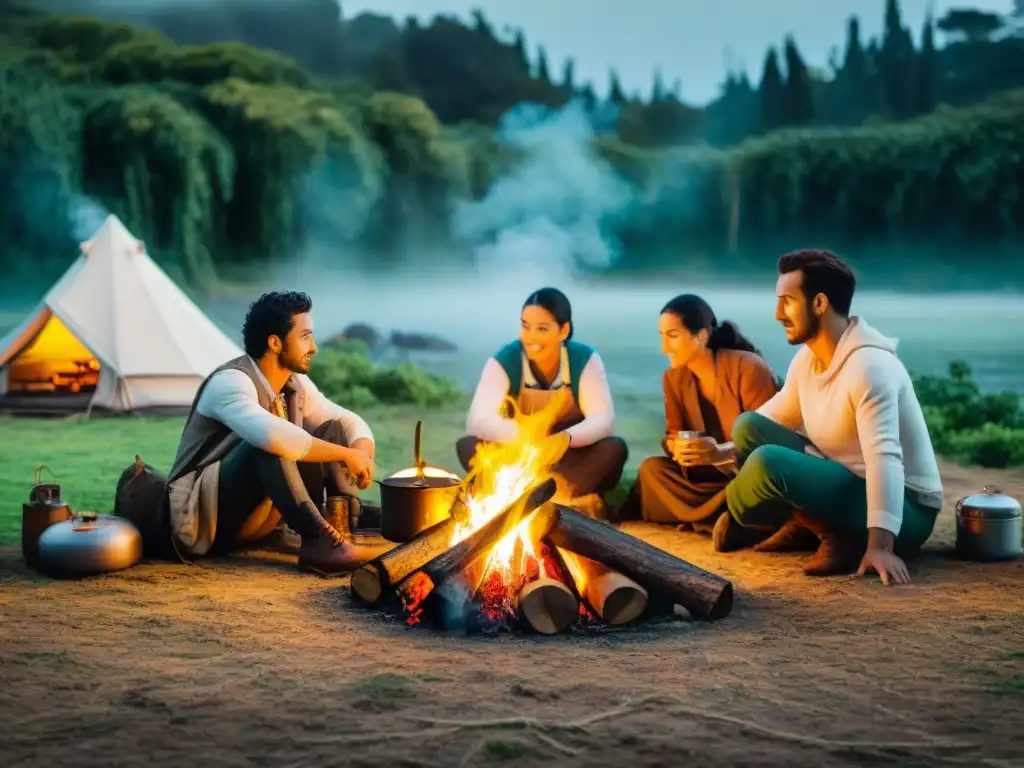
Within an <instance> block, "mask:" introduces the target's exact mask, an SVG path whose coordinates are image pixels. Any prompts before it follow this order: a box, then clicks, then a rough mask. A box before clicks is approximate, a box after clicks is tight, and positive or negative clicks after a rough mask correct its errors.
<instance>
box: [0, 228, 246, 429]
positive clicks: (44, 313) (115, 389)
mask: <svg viewBox="0 0 1024 768" xmlns="http://www.w3.org/2000/svg"><path fill="white" fill-rule="evenodd" d="M241 354H242V351H241V349H239V347H238V345H237V344H235V343H234V342H233V341H231V339H229V338H228V337H227V336H226V335H225V334H224V333H223V332H222V331H221V330H220V329H219V328H218V327H217V326H216V325H214V324H213V322H212V321H211V320H210V319H209V318H208V317H206V315H204V314H203V313H202V312H201V311H200V309H199V308H198V307H197V306H196V305H195V304H194V303H193V302H192V301H191V300H190V299H189V298H188V296H186V295H185V293H184V292H182V291H181V289H180V288H178V286H177V285H175V284H174V282H173V281H172V280H171V279H170V278H169V277H168V276H167V275H166V274H165V273H164V272H163V270H161V269H160V268H159V267H158V266H157V265H156V264H155V263H154V262H153V260H152V259H151V258H150V257H149V255H148V254H147V253H146V251H145V248H144V247H143V245H142V243H141V242H140V241H138V240H137V239H135V238H134V237H133V236H132V234H131V233H130V232H129V231H128V230H127V229H126V228H125V226H124V225H123V224H122V223H121V221H120V220H119V219H118V218H117V217H116V216H108V217H107V220H106V221H105V222H104V224H103V226H102V227H100V229H99V230H98V231H97V232H96V234H95V235H94V236H93V238H92V239H91V240H89V241H87V242H85V243H83V244H82V253H81V255H80V256H79V257H78V259H77V261H75V263H74V264H72V265H71V267H70V268H69V269H68V271H67V272H65V273H64V276H63V277H61V279H60V280H58V281H57V283H56V284H54V286H53V287H52V288H51V289H50V291H49V292H48V293H47V294H46V296H45V297H44V298H43V300H42V301H41V302H40V303H39V305H38V306H37V307H36V308H35V309H34V310H33V311H32V312H31V313H30V314H29V316H28V317H27V318H25V320H24V322H23V323H22V324H21V325H20V326H18V327H17V328H15V329H14V330H13V331H11V332H10V333H9V334H8V335H7V336H6V337H4V338H3V339H0V395H5V396H6V397H5V399H6V400H11V399H12V398H15V397H16V396H17V397H19V398H20V399H22V400H29V399H31V397H32V396H33V395H34V394H36V393H39V394H43V395H45V396H47V397H48V398H50V399H51V400H53V399H59V398H60V397H61V396H64V395H75V396H76V399H78V400H82V399H84V400H85V401H86V404H87V406H88V407H93V408H103V409H106V410H110V411H114V412H126V411H138V410H143V409H151V408H180V407H187V406H189V405H190V404H191V402H192V398H193V397H194V396H195V392H196V389H197V388H198V387H199V384H200V383H201V382H202V381H203V379H204V378H205V377H206V376H207V375H209V373H210V372H211V371H212V370H213V369H214V368H216V367H217V366H218V365H221V364H222V363H224V362H226V361H228V360H230V359H231V358H233V357H238V356H239V355H241Z"/></svg>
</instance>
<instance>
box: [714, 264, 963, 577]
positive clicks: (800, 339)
mask: <svg viewBox="0 0 1024 768" xmlns="http://www.w3.org/2000/svg"><path fill="white" fill-rule="evenodd" d="M778 268H779V279H778V284H777V287H776V294H777V306H776V319H777V320H778V321H779V322H780V323H781V324H782V326H783V328H784V329H785V331H786V337H787V339H788V340H789V343H790V344H793V345H802V346H801V348H800V349H799V350H798V351H797V353H796V355H795V356H794V358H793V362H792V363H791V364H790V367H789V371H788V373H787V375H786V382H785V385H784V386H783V387H782V389H781V391H780V392H779V393H778V394H777V395H775V397H773V398H772V399H771V400H769V401H768V402H767V403H765V404H764V405H763V406H761V408H759V409H758V410H757V411H756V412H753V413H746V414H743V415H742V416H740V418H739V419H738V420H737V421H736V425H735V426H734V427H733V440H734V443H735V451H736V458H737V459H738V461H739V464H740V471H739V474H738V475H737V477H736V478H735V479H734V480H733V482H732V483H730V485H729V487H728V489H727V492H726V497H727V501H728V507H729V513H730V514H729V515H723V516H722V517H721V518H720V519H719V524H718V525H717V526H716V530H715V536H714V539H715V545H716V548H717V549H719V550H720V551H727V550H729V549H735V548H737V547H738V546H740V545H741V539H742V537H741V535H740V534H741V533H742V531H741V530H740V528H739V527H738V526H737V523H738V524H739V526H749V525H753V526H764V525H778V524H779V522H781V519H780V516H782V515H786V514H788V513H789V511H790V510H794V509H795V512H794V513H793V514H792V516H791V517H790V518H789V519H788V520H787V521H786V522H785V523H784V524H783V525H782V527H781V528H780V529H779V530H778V531H777V532H776V533H775V534H774V535H773V536H772V537H770V538H769V539H767V540H766V541H764V542H762V543H761V544H759V545H758V546H757V547H756V548H757V549H759V550H761V551H781V550H783V549H792V548H798V546H797V544H798V541H799V539H800V538H801V534H805V535H806V531H807V530H809V531H811V532H812V533H813V534H815V536H816V538H817V540H818V542H820V543H818V542H816V543H818V546H817V552H816V553H815V555H814V557H813V559H812V560H811V561H810V562H809V563H808V564H807V566H806V567H805V569H804V570H805V572H806V573H808V574H809V575H818V576H824V575H831V574H838V573H851V572H854V571H857V573H858V575H863V574H864V573H866V572H867V571H870V570H873V571H876V572H877V573H878V574H879V576H880V577H881V579H882V581H883V582H884V583H886V584H889V583H905V582H907V581H909V580H910V577H909V574H908V572H907V568H906V565H905V564H904V562H903V560H902V559H901V555H903V556H907V555H912V554H914V553H916V551H917V550H919V549H920V547H921V545H922V544H924V542H925V541H926V540H927V539H928V537H929V536H930V535H931V533H932V530H933V528H934V525H935V518H936V516H937V515H938V513H939V510H940V509H941V507H942V504H943V492H942V481H941V478H940V477H939V470H938V465H937V463H936V461H935V453H934V450H933V449H932V444H931V439H930V437H929V435H928V428H927V426H926V424H925V420H924V415H923V413H922V411H921V406H920V404H919V403H918V401H917V396H916V394H915V393H914V387H913V384H912V382H911V379H910V376H909V374H908V373H907V370H906V368H904V366H903V363H902V362H900V360H899V358H898V357H897V356H896V344H897V342H896V341H895V340H894V339H889V338H887V337H885V336H883V335H882V334H881V333H879V332H878V331H876V330H875V329H874V328H872V327H871V326H870V325H868V324H867V323H866V322H865V321H864V320H863V319H862V318H859V317H851V316H850V305H851V303H852V300H853V294H854V291H855V288H856V280H855V278H854V275H853V272H852V271H851V270H850V268H849V267H848V266H847V265H846V264H845V263H844V262H843V261H842V260H840V259H839V258H838V257H837V256H835V254H833V253H830V252H829V251H824V250H816V249H814V250H801V251H795V252H793V253H789V254H786V255H785V256H783V257H782V258H781V259H779V264H778ZM797 430H799V431H800V432H802V433H803V434H797ZM803 435H806V437H804V436H803Z"/></svg>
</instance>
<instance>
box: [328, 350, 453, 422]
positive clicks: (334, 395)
mask: <svg viewBox="0 0 1024 768" xmlns="http://www.w3.org/2000/svg"><path fill="white" fill-rule="evenodd" d="M309 375H310V378H312V379H313V382H314V383H315V384H316V385H317V387H318V388H319V389H320V391H321V392H323V393H324V394H325V395H326V396H327V397H329V398H330V399H331V400H334V401H335V402H337V403H343V404H344V405H345V407H346V408H354V409H356V410H358V409H360V408H367V407H370V406H374V405H421V406H424V407H428V408H437V407H441V406H446V405H453V404H458V403H461V402H462V401H463V400H464V399H465V394H464V393H463V392H462V390H461V389H459V386H458V385H457V384H456V383H455V382H453V381H451V380H449V379H446V378H444V377H441V376H437V375H435V374H432V373H429V372H427V371H426V370H424V369H423V368H420V367H418V366H415V365H412V364H410V363H403V364H401V365H397V366H394V367H383V366H378V365H375V364H374V363H373V362H372V361H371V360H370V359H369V358H368V357H367V356H366V348H365V346H364V345H362V344H361V343H360V342H355V341H349V342H345V343H340V344H339V343H329V344H326V345H324V347H323V348H321V349H320V351H319V352H318V353H317V355H316V356H315V357H314V358H313V365H312V367H311V368H310V371H309Z"/></svg>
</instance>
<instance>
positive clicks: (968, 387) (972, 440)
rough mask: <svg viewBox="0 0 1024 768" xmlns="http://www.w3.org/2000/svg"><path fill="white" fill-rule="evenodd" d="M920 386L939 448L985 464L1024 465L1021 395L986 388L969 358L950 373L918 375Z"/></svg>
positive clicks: (960, 458) (946, 453) (917, 386)
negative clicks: (974, 375)
mask: <svg viewBox="0 0 1024 768" xmlns="http://www.w3.org/2000/svg"><path fill="white" fill-rule="evenodd" d="M914 388H915V390H916V391H917V396H918V399H919V400H920V402H921V405H922V407H923V408H924V412H925V419H926V421H927V422H928V431H929V433H930V434H931V438H932V442H933V443H934V445H935V450H936V452H937V453H939V454H941V455H943V456H948V457H949V458H951V459H954V460H955V461H959V462H962V463H965V464H977V465H980V466H983V467H1011V466H1021V465H1024V409H1022V408H1021V399H1020V395H1018V394H1016V393H1013V392H1004V393H1002V394H998V395H986V394H982V393H981V391H980V390H979V389H978V385H977V383H975V382H974V381H973V380H972V379H971V369H970V367H969V366H968V365H967V364H966V363H964V362H963V361H955V362H953V363H951V364H950V366H949V375H948V376H917V377H915V378H914Z"/></svg>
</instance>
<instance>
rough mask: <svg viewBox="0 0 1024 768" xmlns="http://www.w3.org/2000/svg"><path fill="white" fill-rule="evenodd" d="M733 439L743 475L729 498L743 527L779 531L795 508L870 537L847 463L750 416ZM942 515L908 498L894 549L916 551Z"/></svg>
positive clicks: (861, 491) (859, 486)
mask: <svg viewBox="0 0 1024 768" xmlns="http://www.w3.org/2000/svg"><path fill="white" fill-rule="evenodd" d="M732 439H733V442H734V443H735V445H736V455H737V459H738V460H739V464H740V471H739V474H738V475H737V476H736V477H735V478H734V479H733V480H732V482H731V483H729V485H728V487H727V488H726V491H725V498H726V503H727V504H728V506H729V514H731V515H732V516H733V519H734V520H736V522H738V523H739V524H740V525H743V526H769V527H778V526H779V525H781V524H782V523H783V522H785V519H786V517H788V516H789V514H790V511H791V510H792V509H793V508H794V507H795V508H797V509H802V510H803V511H804V512H805V513H806V514H807V515H809V516H810V517H814V518H816V519H818V520H822V521H824V522H827V523H829V524H830V525H833V526H835V527H836V528H838V529H840V530H842V531H846V532H847V533H850V534H852V535H855V536H857V537H865V536H866V535H867V524H868V504H867V488H866V485H865V483H864V479H863V478H860V477H857V476H856V475H855V474H853V473H852V472H851V471H850V470H848V469H847V468H846V467H844V466H843V465H842V464H839V463H837V462H835V461H829V460H828V459H821V458H818V457H817V456H811V455H810V454H808V453H806V452H805V450H804V449H805V448H806V447H807V446H808V445H810V441H808V440H807V438H805V437H802V436H800V435H798V434H797V433H796V432H793V431H792V430H789V429H786V428H785V427H783V426H781V425H780V424H776V423H775V422H774V421H772V420H770V419H767V418H765V417H764V416H762V415H760V414H759V413H753V412H748V413H744V414H741V415H740V417H739V418H738V419H736V422H735V424H734V425H733V428H732ZM938 512H939V511H938V510H937V509H931V508H929V507H925V506H922V505H920V504H918V503H916V502H915V501H914V500H913V499H910V498H907V496H906V495H904V497H903V524H902V526H901V528H900V532H899V535H898V536H897V537H896V546H895V550H896V551H897V552H900V553H903V554H913V553H915V552H917V550H919V549H920V548H921V545H922V544H924V543H925V541H926V540H927V539H928V537H929V536H931V534H932V530H933V529H934V527H935V518H936V516H937V515H938Z"/></svg>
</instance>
